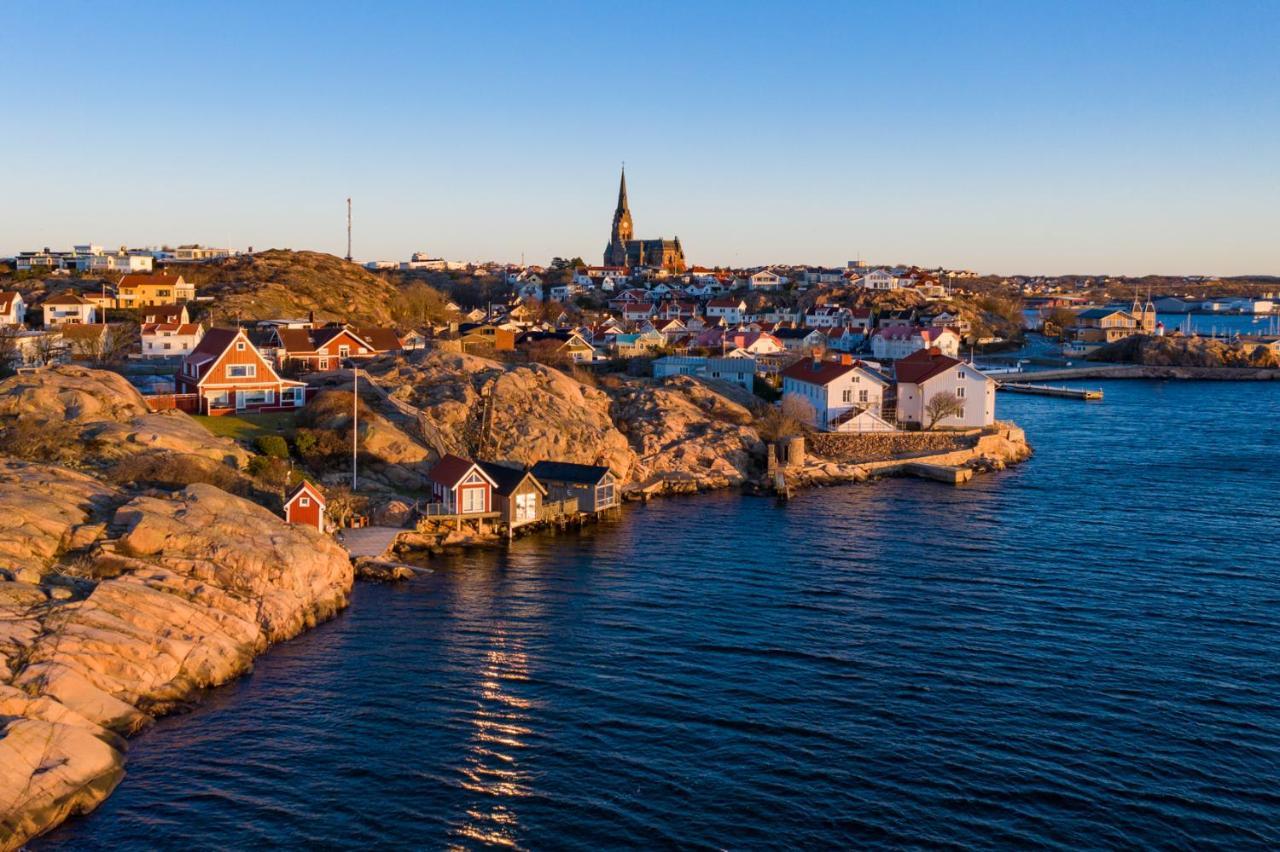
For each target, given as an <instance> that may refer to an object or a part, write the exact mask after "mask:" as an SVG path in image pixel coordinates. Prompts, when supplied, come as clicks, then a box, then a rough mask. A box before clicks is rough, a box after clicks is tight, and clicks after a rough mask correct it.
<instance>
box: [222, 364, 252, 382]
mask: <svg viewBox="0 0 1280 852" xmlns="http://www.w3.org/2000/svg"><path fill="white" fill-rule="evenodd" d="M256 375H258V365H257V364H228V365H227V378H229V379H252V378H254V377H255V376H256Z"/></svg>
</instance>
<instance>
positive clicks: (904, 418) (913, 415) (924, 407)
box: [894, 349, 996, 428]
mask: <svg viewBox="0 0 1280 852" xmlns="http://www.w3.org/2000/svg"><path fill="white" fill-rule="evenodd" d="M894 375H895V377H896V378H897V380H898V422H899V423H908V424H912V425H915V426H919V427H921V428H928V427H929V426H930V425H937V426H952V427H965V428H973V427H981V426H990V425H991V424H992V423H994V422H995V419H996V380H995V379H992V378H990V377H988V376H986V375H984V374H983V373H982V372H980V371H979V370H977V369H976V368H974V367H973V366H972V365H970V364H966V363H964V362H963V361H961V360H959V359H957V358H952V357H950V356H948V355H943V354H942V353H940V352H938V350H936V349H921V350H920V351H918V352H915V353H913V354H911V355H909V356H907V357H906V358H903V359H902V360H901V361H898V362H897V363H896V364H894ZM940 393H951V394H954V395H955V396H956V397H957V398H958V399H959V400H960V401H961V403H962V404H963V406H964V412H963V413H962V414H959V415H948V416H947V417H944V418H942V419H940V420H939V421H938V422H937V423H936V424H931V423H930V417H929V414H928V405H929V400H931V399H933V398H934V397H935V396H937V395H938V394H940Z"/></svg>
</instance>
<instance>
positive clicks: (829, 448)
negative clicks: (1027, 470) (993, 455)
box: [809, 431, 977, 462]
mask: <svg viewBox="0 0 1280 852" xmlns="http://www.w3.org/2000/svg"><path fill="white" fill-rule="evenodd" d="M976 438H977V435H976V434H975V433H974V432H972V431H970V432H862V433H846V434H841V433H837V432H822V433H819V434H816V435H810V436H809V452H810V453H812V454H813V455H815V456H821V457H822V458H824V459H830V460H831V461H840V462H871V461H884V460H887V459H892V458H897V457H901V456H908V455H913V454H916V453H945V452H953V451H955V450H965V449H969V448H970V447H972V446H973V445H974V442H975V440H976Z"/></svg>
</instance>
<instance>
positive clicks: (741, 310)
mask: <svg viewBox="0 0 1280 852" xmlns="http://www.w3.org/2000/svg"><path fill="white" fill-rule="evenodd" d="M706 314H707V319H711V320H714V319H722V320H724V321H725V322H726V323H727V324H729V325H737V324H738V323H740V322H742V320H743V318H744V317H745V316H746V314H747V303H746V302H745V301H743V300H742V299H732V298H730V297H728V296H725V297H723V298H720V299H712V300H710V301H709V302H707V310H706Z"/></svg>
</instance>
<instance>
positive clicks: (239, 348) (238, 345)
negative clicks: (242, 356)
mask: <svg viewBox="0 0 1280 852" xmlns="http://www.w3.org/2000/svg"><path fill="white" fill-rule="evenodd" d="M236 351H237V352H243V351H244V341H243V340H239V341H236Z"/></svg>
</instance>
